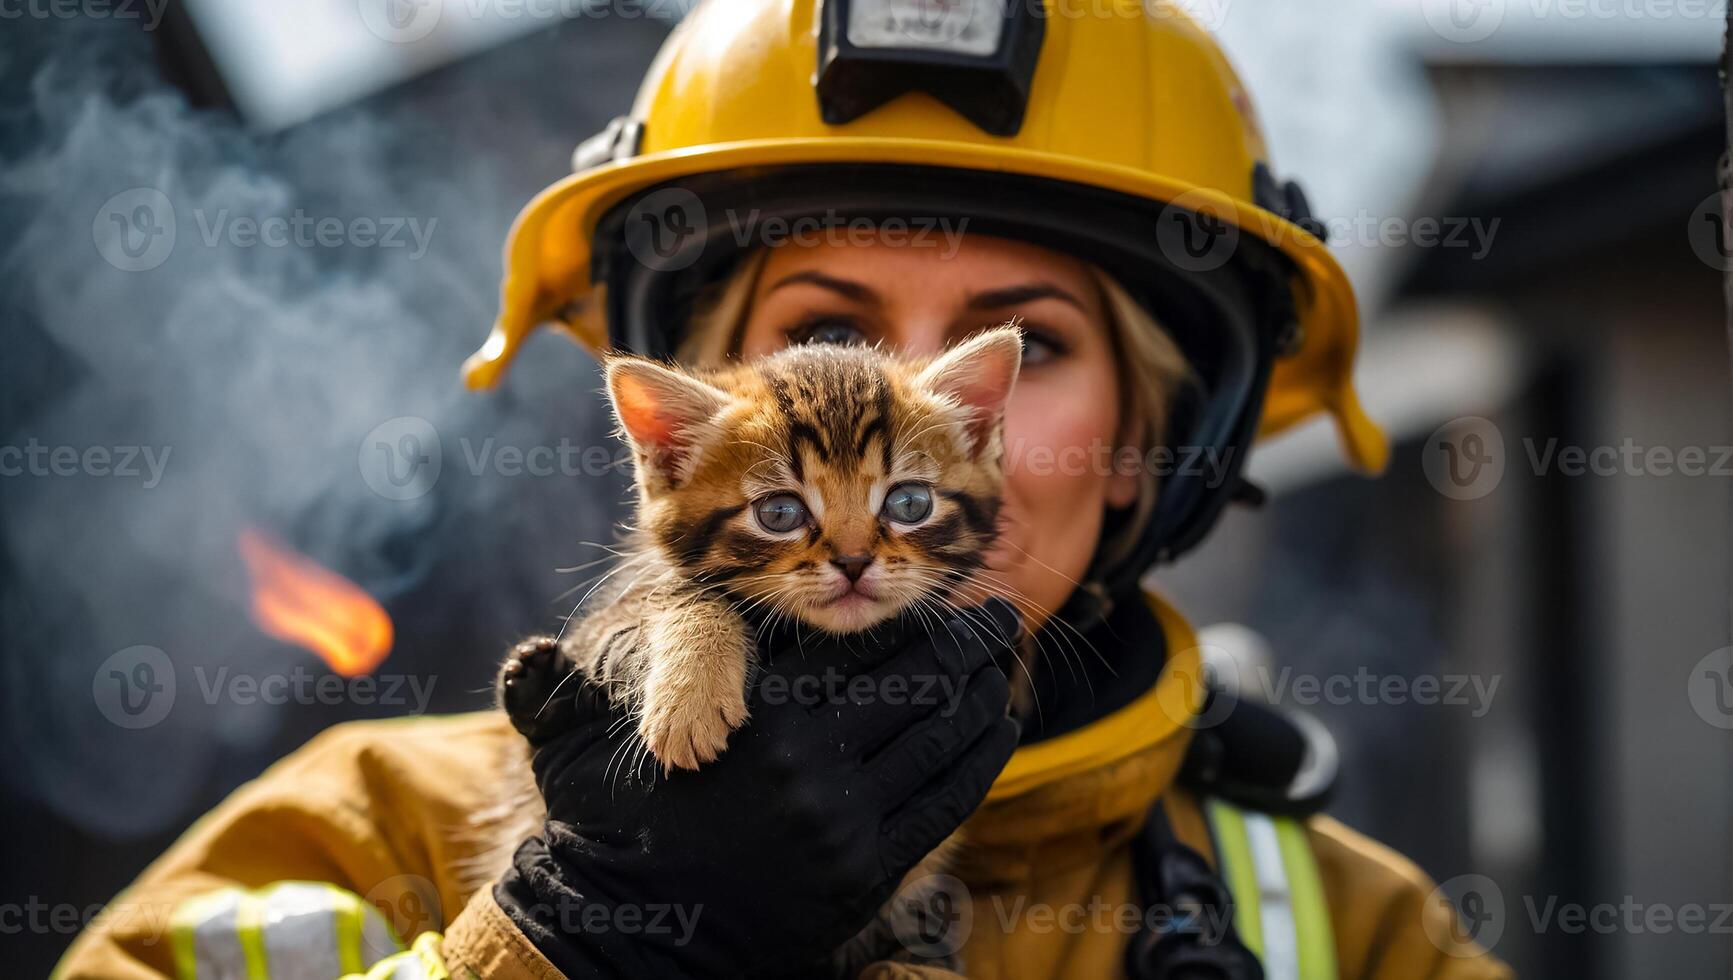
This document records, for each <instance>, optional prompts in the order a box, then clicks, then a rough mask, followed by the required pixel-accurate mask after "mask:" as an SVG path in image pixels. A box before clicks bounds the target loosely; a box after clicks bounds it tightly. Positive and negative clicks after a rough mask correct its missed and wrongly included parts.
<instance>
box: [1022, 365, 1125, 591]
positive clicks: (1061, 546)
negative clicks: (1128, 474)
mask: <svg viewBox="0 0 1733 980" xmlns="http://www.w3.org/2000/svg"><path fill="white" fill-rule="evenodd" d="M1106 387H1107V388H1108V390H1106V391H1103V387H1101V386H1097V387H1095V388H1094V389H1093V390H1094V391H1095V392H1097V393H1100V394H1105V395H1106V396H1107V397H1105V398H1090V397H1078V395H1079V393H1080V392H1089V391H1091V388H1090V387H1088V386H1086V385H1079V384H1077V383H1076V382H1071V383H1067V384H1065V385H1064V393H1065V394H1066V395H1069V396H1070V397H1048V394H1049V389H1048V386H1045V385H1037V384H1031V385H1029V386H1027V387H1023V386H1022V385H1020V386H1019V389H1018V391H1017V393H1016V394H1015V395H1013V396H1012V400H1011V404H1010V405H1009V406H1008V409H1007V412H1006V419H1005V462H1006V501H1005V505H1006V510H1007V514H1006V517H1007V521H1006V534H1005V537H1006V539H1007V541H1006V548H1005V549H1003V550H1004V551H1005V554H1004V555H1003V558H1002V562H1003V563H1000V562H995V563H994V564H995V567H998V568H1002V569H1003V573H1004V574H1005V575H1006V576H1007V578H1009V579H1010V581H1011V584H1012V585H1014V586H1015V587H1016V588H1017V589H1018V590H1019V591H1020V592H1022V593H1024V595H1025V596H1027V598H1028V599H1029V600H1030V604H1031V605H1032V606H1034V607H1036V608H1033V609H1025V610H1024V612H1025V613H1026V614H1031V613H1033V614H1037V615H1038V614H1039V612H1041V611H1051V610H1054V609H1057V608H1058V607H1059V606H1060V605H1062V604H1063V603H1064V601H1065V599H1066V598H1067V597H1069V595H1070V593H1071V591H1072V590H1073V589H1074V588H1075V587H1076V585H1077V583H1079V582H1081V581H1082V580H1083V576H1084V574H1085V573H1086V572H1087V571H1088V568H1089V561H1090V559H1091V558H1093V557H1094V554H1095V544H1096V538H1097V537H1098V536H1099V534H1100V529H1101V522H1102V516H1103V512H1104V510H1105V507H1106V487H1107V479H1108V475H1109V473H1110V468H1109V466H1108V465H1106V464H1105V463H1104V460H1105V461H1107V462H1111V459H1112V441H1113V439H1112V437H1113V433H1114V430H1115V429H1116V428H1117V418H1116V417H1115V416H1116V415H1117V411H1116V407H1115V401H1116V399H1115V398H1114V397H1113V395H1112V392H1111V390H1110V389H1111V386H1110V385H1109V386H1106ZM1101 402H1104V403H1105V404H1099V403H1101Z"/></svg>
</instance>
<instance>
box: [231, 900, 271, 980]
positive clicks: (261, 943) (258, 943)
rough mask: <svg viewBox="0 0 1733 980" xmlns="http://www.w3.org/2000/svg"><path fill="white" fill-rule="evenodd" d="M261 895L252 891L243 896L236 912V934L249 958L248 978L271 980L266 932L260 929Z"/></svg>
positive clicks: (243, 951) (242, 953) (242, 949)
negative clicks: (266, 954) (266, 952)
mask: <svg viewBox="0 0 1733 980" xmlns="http://www.w3.org/2000/svg"><path fill="white" fill-rule="evenodd" d="M261 912H262V909H261V908H260V907H259V896H258V895H257V894H254V893H252V892H248V893H247V894H245V895H243V896H241V907H240V908H239V909H238V910H236V912H235V935H237V936H239V937H240V939H241V955H243V956H245V957H246V958H247V980H271V971H270V968H269V967H267V966H266V965H265V934H264V933H263V932H261V931H259V917H260V914H261Z"/></svg>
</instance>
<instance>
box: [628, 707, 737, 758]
mask: <svg viewBox="0 0 1733 980" xmlns="http://www.w3.org/2000/svg"><path fill="white" fill-rule="evenodd" d="M746 717H747V709H746V698H745V696H744V695H742V694H741V693H740V692H739V691H734V692H731V695H727V694H725V695H722V696H720V697H718V698H715V699H706V698H702V697H695V696H692V695H686V696H684V697H663V698H657V697H650V698H647V699H646V701H645V707H644V715H643V717H642V718H640V719H639V721H638V734H639V736H641V737H642V738H643V739H644V744H645V746H647V747H648V748H649V749H650V754H651V755H654V756H655V757H656V761H658V762H660V763H661V764H662V769H663V771H664V772H672V771H673V770H675V769H696V768H698V767H699V766H701V765H703V764H705V763H706V762H713V761H715V759H716V757H717V756H719V755H721V754H722V750H723V749H725V748H727V747H728V734H729V733H730V732H732V731H734V730H735V729H736V728H739V727H740V726H741V725H744V724H746Z"/></svg>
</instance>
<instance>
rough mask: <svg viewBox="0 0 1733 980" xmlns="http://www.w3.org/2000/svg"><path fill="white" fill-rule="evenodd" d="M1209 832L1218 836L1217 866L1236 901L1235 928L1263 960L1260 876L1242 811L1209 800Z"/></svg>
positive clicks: (1216, 838) (1247, 944) (1242, 940)
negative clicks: (1253, 862)
mask: <svg viewBox="0 0 1733 980" xmlns="http://www.w3.org/2000/svg"><path fill="white" fill-rule="evenodd" d="M1206 806H1207V808H1208V810H1209V822H1210V829H1211V830H1212V831H1214V832H1215V846H1216V864H1218V865H1219V866H1220V867H1221V873H1222V878H1223V879H1224V880H1225V881H1226V882H1227V883H1228V891H1229V892H1230V893H1231V894H1232V895H1233V899H1234V928H1236V929H1238V930H1239V933H1240V942H1242V943H1245V944H1246V948H1247V949H1249V950H1251V951H1252V955H1253V956H1256V957H1258V958H1259V959H1260V960H1261V959H1263V956H1264V931H1263V917H1262V915H1261V913H1260V911H1259V908H1258V906H1259V901H1258V875H1257V869H1256V868H1255V867H1254V866H1253V865H1252V847H1251V843H1250V841H1248V840H1247V839H1246V821H1245V818H1243V817H1242V816H1240V811H1239V810H1237V809H1235V808H1234V807H1232V806H1230V805H1228V804H1226V803H1223V802H1222V801H1220V800H1210V801H1208V803H1207V804H1206Z"/></svg>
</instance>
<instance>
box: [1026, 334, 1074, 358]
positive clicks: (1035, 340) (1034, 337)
mask: <svg viewBox="0 0 1733 980" xmlns="http://www.w3.org/2000/svg"><path fill="white" fill-rule="evenodd" d="M1062 353H1064V350H1063V348H1061V347H1060V346H1059V345H1058V344H1056V343H1054V342H1053V341H1052V340H1049V339H1048V338H1046V337H1044V336H1042V335H1041V334H1040V333H1038V332H1035V331H1031V330H1027V329H1026V330H1024V331H1023V366H1024V367H1030V366H1032V365H1036V364H1044V363H1046V362H1047V361H1051V360H1053V359H1054V358H1055V357H1058V356H1059V355H1060V354H1062Z"/></svg>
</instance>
